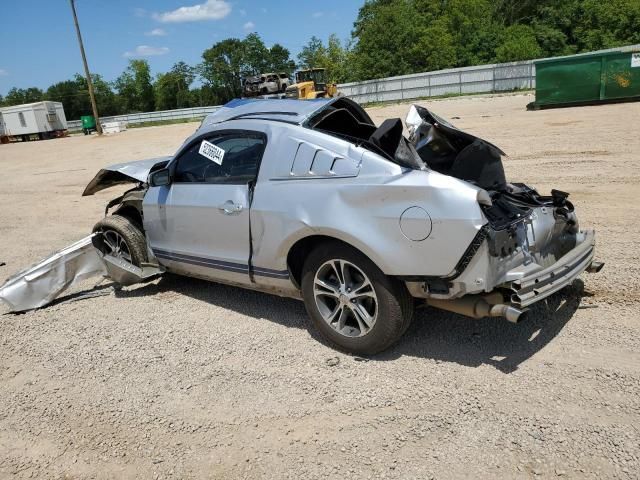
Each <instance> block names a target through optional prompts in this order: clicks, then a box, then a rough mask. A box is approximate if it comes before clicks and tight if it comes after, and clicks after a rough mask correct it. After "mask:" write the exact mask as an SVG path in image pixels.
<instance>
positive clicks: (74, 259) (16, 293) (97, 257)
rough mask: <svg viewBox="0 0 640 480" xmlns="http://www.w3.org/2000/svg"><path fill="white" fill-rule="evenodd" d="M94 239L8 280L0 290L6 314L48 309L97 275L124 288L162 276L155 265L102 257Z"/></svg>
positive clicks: (71, 246)
mask: <svg viewBox="0 0 640 480" xmlns="http://www.w3.org/2000/svg"><path fill="white" fill-rule="evenodd" d="M98 235H102V233H100V232H96V233H93V234H91V235H89V236H87V237H85V238H83V239H82V240H80V241H78V242H76V243H74V244H73V245H70V246H68V247H66V248H64V249H62V250H60V251H59V252H56V253H54V254H53V255H51V256H49V257H47V258H45V259H44V260H41V261H40V262H38V263H36V264H35V265H32V266H31V267H29V268H27V269H26V270H23V271H22V272H20V273H17V274H16V275H14V276H12V277H11V278H9V279H8V280H7V281H6V282H5V284H4V285H3V286H2V287H0V300H2V301H3V302H5V303H6V304H7V305H8V306H9V309H10V311H12V312H24V311H26V310H33V309H35V308H40V307H44V306H45V305H48V304H49V303H51V302H52V301H53V300H55V299H56V298H57V297H58V296H60V294H62V293H63V292H64V291H65V290H67V289H69V288H70V287H72V286H73V285H76V284H77V283H80V282H81V281H83V280H86V279H88V278H91V277H94V276H97V275H103V276H105V277H109V278H111V279H112V280H113V281H115V282H116V283H119V284H120V285H123V286H128V285H133V284H135V283H140V282H144V281H147V280H149V279H151V278H153V277H155V276H157V275H161V274H162V273H164V269H163V268H162V267H160V266H158V265H153V264H145V265H143V266H142V268H141V267H137V266H135V265H133V264H131V263H129V262H127V261H125V260H123V259H122V258H117V257H114V256H112V255H104V254H103V253H102V252H100V251H99V250H98V249H97V248H96V247H95V246H94V241H95V237H96V236H98Z"/></svg>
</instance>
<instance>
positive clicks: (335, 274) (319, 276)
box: [313, 259, 378, 337]
mask: <svg viewBox="0 0 640 480" xmlns="http://www.w3.org/2000/svg"><path fill="white" fill-rule="evenodd" d="M313 294H314V297H315V302H316V306H317V307H318V311H319V312H320V315H321V316H322V318H323V319H324V321H325V322H327V324H328V325H329V326H330V327H331V328H333V329H334V330H335V331H336V332H338V333H340V334H341V335H344V336H346V337H363V336H365V335H367V334H368V333H369V332H370V331H371V329H372V328H373V326H374V325H375V323H376V319H377V317H378V297H377V296H376V292H375V290H374V288H373V285H372V283H371V281H370V280H369V278H368V277H367V276H366V275H365V274H364V272H363V271H362V270H361V269H360V268H358V267H357V266H356V265H354V264H353V263H351V262H348V261H346V260H340V259H333V260H329V261H327V262H325V263H323V264H322V265H321V266H320V268H318V270H317V271H316V274H315V278H314V281H313Z"/></svg>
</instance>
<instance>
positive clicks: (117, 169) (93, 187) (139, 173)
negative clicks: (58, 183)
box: [82, 156, 173, 197]
mask: <svg viewBox="0 0 640 480" xmlns="http://www.w3.org/2000/svg"><path fill="white" fill-rule="evenodd" d="M172 158H173V157H171V156H167V157H158V158H150V159H148V160H139V161H135V162H126V163H118V164H116V165H111V166H110V167H105V168H103V169H101V170H100V171H99V172H98V174H97V175H96V176H95V177H93V180H91V181H90V182H89V184H88V185H87V187H86V188H85V189H84V192H82V196H83V197H86V196H88V195H93V194H94V193H96V192H99V191H101V190H105V189H107V188H111V187H114V186H116V185H122V184H126V183H136V182H139V183H144V182H146V181H147V178H148V177H149V173H151V171H153V170H157V169H160V168H164V167H165V166H166V165H167V164H168V163H169V161H170V160H171V159H172Z"/></svg>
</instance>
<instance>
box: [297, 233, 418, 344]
mask: <svg viewBox="0 0 640 480" xmlns="http://www.w3.org/2000/svg"><path fill="white" fill-rule="evenodd" d="M302 295H303V298H304V302H305V306H306V309H307V312H308V313H309V316H310V317H311V319H312V320H313V323H314V325H315V326H316V328H317V329H318V330H319V331H320V333H321V334H322V336H323V337H324V338H326V339H327V340H329V341H330V342H331V343H332V344H334V345H335V346H337V347H338V348H339V349H342V350H345V351H347V352H349V353H354V354H360V355H373V354H375V353H378V352H381V351H383V350H385V349H387V348H388V347H390V346H391V345H392V344H393V343H395V342H396V340H398V338H399V337H400V336H401V335H402V333H403V331H404V330H406V326H408V324H409V322H410V321H411V317H412V315H413V302H412V299H411V297H410V295H409V293H408V292H407V290H406V288H405V286H404V285H403V284H402V283H401V282H399V281H397V280H395V279H393V278H389V277H387V276H386V275H385V274H384V273H382V271H380V269H379V268H378V267H377V266H376V265H375V264H374V263H373V262H372V261H371V260H369V259H368V258H367V257H366V256H365V255H363V254H362V253H360V252H359V251H357V250H355V249H353V248H351V247H349V246H347V245H344V244H341V243H327V244H323V245H321V246H319V247H318V248H316V249H315V250H313V251H312V252H311V254H310V255H309V256H308V257H307V259H306V261H305V264H304V268H303V275H302Z"/></svg>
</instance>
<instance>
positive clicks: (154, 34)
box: [145, 28, 167, 37]
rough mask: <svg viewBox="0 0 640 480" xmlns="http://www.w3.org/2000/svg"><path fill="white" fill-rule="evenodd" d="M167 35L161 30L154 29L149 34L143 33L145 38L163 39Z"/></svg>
mask: <svg viewBox="0 0 640 480" xmlns="http://www.w3.org/2000/svg"><path fill="white" fill-rule="evenodd" d="M166 34H167V32H166V31H164V30H163V29H162V28H154V29H153V30H151V31H150V32H145V35H146V36H147V37H164V36H165V35H166Z"/></svg>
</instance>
